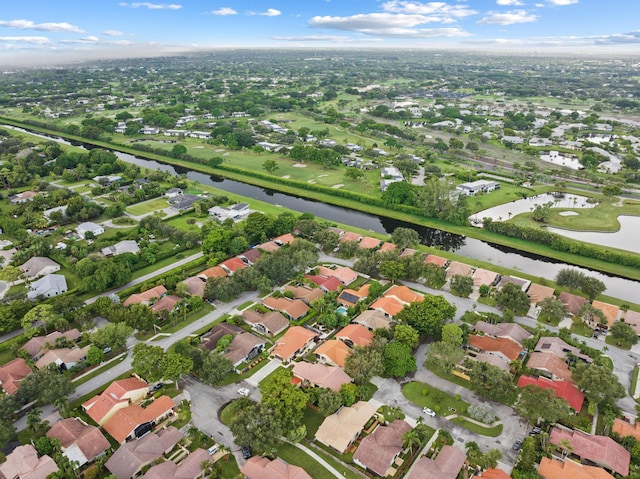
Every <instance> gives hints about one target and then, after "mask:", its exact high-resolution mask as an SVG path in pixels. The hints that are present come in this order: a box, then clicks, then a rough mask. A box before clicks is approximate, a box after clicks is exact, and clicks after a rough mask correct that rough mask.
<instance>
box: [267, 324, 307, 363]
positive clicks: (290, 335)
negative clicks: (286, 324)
mask: <svg viewBox="0 0 640 479" xmlns="http://www.w3.org/2000/svg"><path fill="white" fill-rule="evenodd" d="M317 337H318V335H317V333H315V332H314V331H311V330H310V329H307V328H303V327H302V326H292V327H290V328H289V329H288V330H287V332H286V333H284V336H282V338H280V339H279V340H278V342H277V343H276V345H275V347H274V348H273V349H272V350H271V354H272V355H273V356H275V357H277V358H279V359H280V360H282V361H290V360H291V359H293V358H294V357H296V356H297V355H299V354H301V353H302V352H304V351H306V350H307V349H308V348H309V347H310V346H311V345H313V344H314V342H315V340H316V339H317Z"/></svg>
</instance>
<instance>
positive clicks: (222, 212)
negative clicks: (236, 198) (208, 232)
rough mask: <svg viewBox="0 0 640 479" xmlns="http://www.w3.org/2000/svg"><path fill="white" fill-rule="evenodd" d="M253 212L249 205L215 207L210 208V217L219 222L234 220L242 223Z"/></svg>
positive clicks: (237, 204) (238, 204)
mask: <svg viewBox="0 0 640 479" xmlns="http://www.w3.org/2000/svg"><path fill="white" fill-rule="evenodd" d="M249 213H251V210H250V209H249V205H248V204H247V203H236V204H235V205H231V206H213V207H211V208H209V215H210V216H213V217H215V218H216V219H217V220H219V221H224V220H227V219H232V220H234V221H240V220H242V219H244V218H246V217H247V216H248V215H249Z"/></svg>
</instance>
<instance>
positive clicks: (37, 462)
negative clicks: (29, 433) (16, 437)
mask: <svg viewBox="0 0 640 479" xmlns="http://www.w3.org/2000/svg"><path fill="white" fill-rule="evenodd" d="M58 470H59V469H58V465H57V464H56V463H55V461H54V460H53V459H51V457H49V456H47V455H44V456H41V457H38V452H37V451H36V448H35V447H33V446H32V445H31V444H26V445H24V446H18V447H16V448H15V449H14V450H13V452H12V453H11V454H9V455H7V460H6V461H5V462H3V463H2V464H0V477H2V478H3V479H46V478H47V477H48V476H49V475H50V474H53V473H54V472H58Z"/></svg>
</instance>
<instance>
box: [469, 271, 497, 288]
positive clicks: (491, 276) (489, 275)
mask: <svg viewBox="0 0 640 479" xmlns="http://www.w3.org/2000/svg"><path fill="white" fill-rule="evenodd" d="M499 276H500V275H499V274H498V273H494V272H493V271H489V270H487V269H482V268H476V270H475V271H474V272H473V276H472V278H473V285H474V286H481V285H483V284H486V285H488V286H492V285H493V284H494V283H495V282H496V280H497V279H498V277H499Z"/></svg>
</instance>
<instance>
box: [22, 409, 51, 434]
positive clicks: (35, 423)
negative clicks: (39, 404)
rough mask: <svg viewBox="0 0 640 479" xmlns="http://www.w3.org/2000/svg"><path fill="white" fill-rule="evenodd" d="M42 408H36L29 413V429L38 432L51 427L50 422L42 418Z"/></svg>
mask: <svg viewBox="0 0 640 479" xmlns="http://www.w3.org/2000/svg"><path fill="white" fill-rule="evenodd" d="M41 416H42V409H39V408H35V409H32V410H31V411H29V412H28V413H27V429H28V430H29V431H31V432H33V433H35V434H38V433H40V432H42V431H44V430H46V429H48V428H49V423H47V422H45V421H43V420H42V417H41Z"/></svg>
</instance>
